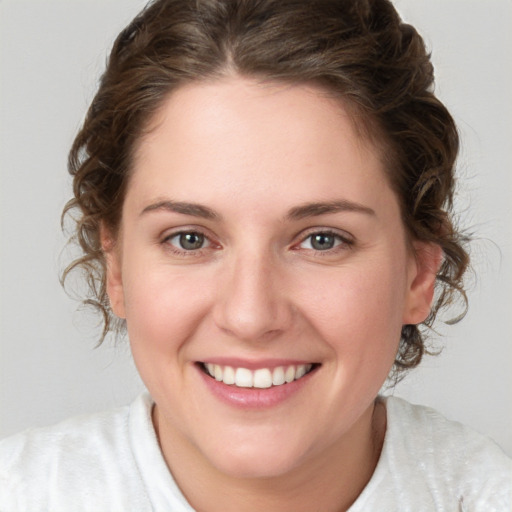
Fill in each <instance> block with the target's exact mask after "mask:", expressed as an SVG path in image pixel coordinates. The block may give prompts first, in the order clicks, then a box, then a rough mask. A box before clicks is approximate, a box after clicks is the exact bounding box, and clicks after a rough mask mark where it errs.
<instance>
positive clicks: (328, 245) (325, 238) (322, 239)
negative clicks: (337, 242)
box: [311, 233, 334, 251]
mask: <svg viewBox="0 0 512 512" xmlns="http://www.w3.org/2000/svg"><path fill="white" fill-rule="evenodd" d="M311 245H312V246H313V248H314V249H317V250H319V251H326V250H328V249H332V248H333V247H334V237H333V236H332V235H329V234H327V233H319V234H318V235H313V236H312V237H311Z"/></svg>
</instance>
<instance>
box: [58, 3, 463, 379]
mask: <svg viewBox="0 0 512 512" xmlns="http://www.w3.org/2000/svg"><path fill="white" fill-rule="evenodd" d="M227 74H238V75H241V76H248V77H255V78H257V79H268V80H272V81H285V82H292V83H313V84H316V85H318V86H320V87H322V88H323V89H324V90H326V91H328V92H330V93H331V94H333V95H334V96H336V97H338V98H342V99H343V102H344V103H345V104H348V105H349V106H350V107H351V110H353V111H354V112H357V117H358V119H359V120H360V124H361V123H362V125H363V127H364V128H365V132H366V134H367V135H368V136H370V137H371V138H372V139H373V140H377V139H378V140H379V141H380V145H383V146H384V147H385V148H386V155H387V157H386V168H387V170H388V173H389V180H390V183H391V185H392V187H393V188H394V190H395V192H396V193H397V196H398V199H399V202H400V205H401V210H402V215H403V220H404V224H405V226H406V229H407V231H408V233H409V236H410V238H411V239H418V240H424V241H429V242H433V243H435V244H438V245H439V246H440V247H441V248H442V249H443V252H444V260H443V263H442V266H441V268H440V270H439V272H438V275H437V287H438V293H437V295H436V300H435V303H434V305H433V307H432V310H431V313H430V316H429V317H428V318H427V320H426V321H425V322H424V324H425V325H426V326H428V327H430V326H431V325H432V324H433V322H434V319H435V317H436V315H437V313H438V311H439V310H440V309H441V308H443V307H445V306H447V305H449V304H450V303H452V302H453V300H454V297H455V295H457V294H458V295H460V296H461V297H462V299H463V302H464V306H466V304H467V300H466V296H465V293H464V289H463V284H462V278H463V275H464V272H465V270H466V268H467V266H468V255H467V253H466V251H465V249H464V242H465V238H464V237H463V236H462V235H461V234H460V233H459V232H458V231H457V230H456V228H455V227H454V223H453V219H452V215H451V213H450V212H451V210H452V200H453V193H454V164H455V159H456V156H457V152H458V135H457V130H456V127H455V124H454V121H453V119H452V117H451V116H450V114H449V112H448V111H447V109H446V108H445V107H444V105H443V104H442V103H441V102H440V101H439V100H438V99H437V98H436V97H435V95H434V93H433V68H432V65H431V62H430V56H429V54H428V53H427V52H426V50H425V46H424V43H423V40H422V38H421V37H420V36H419V35H418V33H417V32H416V30H415V29H414V28H413V27H412V26H410V25H407V24H404V23H402V22H401V20H400V18H399V16H398V14H397V12H396V11H395V9H394V7H393V5H392V4H391V2H389V1H388V0H155V1H153V2H150V3H149V4H148V5H147V6H146V8H145V9H144V10H143V11H142V12H141V13H140V14H139V15H138V16H137V17H136V18H135V19H134V20H133V21H132V22H131V23H130V25H129V26H128V27H127V28H126V29H124V30H123V31H122V32H121V34H120V35H119V36H118V38H117V39H116V41H115V43H114V46H113V49H112V52H111V55H110V58H109V61H108V65H107V69H106V71H105V73H104V75H103V77H102V79H101V83H100V86H99V90H98V92H97V94H96V96H95V98H94V100H93V102H92V104H91V106H90V109H89V111H88V113H87V116H86V119H85V121H84V123H83V127H82V128H81V130H80V132H79V133H78V135H77V137H76V139H75V141H74V144H73V146H72V149H71V152H70V155H69V172H70V173H71V175H72V176H73V179H74V181H73V190H74V197H73V199H71V200H70V201H69V202H68V204H67V205H66V208H65V210H64V213H63V217H64V216H65V215H66V214H68V213H70V212H71V211H77V212H78V215H77V216H76V218H74V221H75V222H76V230H75V236H74V240H76V241H77V242H78V244H79V245H80V247H81V249H82V251H83V254H82V255H81V257H79V258H78V259H76V260H75V261H73V262H72V263H71V264H70V265H69V266H68V267H67V268H66V270H65V271H64V273H63V281H64V280H65V279H66V277H67V276H68V275H69V273H70V272H71V271H72V270H74V269H77V268H81V269H82V270H83V271H85V275H86V277H87V282H88V285H89V296H88V297H87V299H86V300H85V303H87V304H90V305H93V306H94V307H96V308H97V309H98V310H99V311H100V312H102V314H103V319H104V324H103V325H104V329H103V333H102V336H101V340H100V342H101V341H102V340H103V339H104V337H105V335H106V334H107V333H108V332H109V331H111V330H114V331H115V330H116V329H118V327H119V326H116V325H115V318H114V317H113V315H112V313H111V311H110V308H109V307H108V298H107V296H106V290H105V271H106V268H105V258H104V255H103V253H102V248H101V244H100V236H99V227H100V223H101V222H104V223H105V225H107V226H108V227H109V229H110V230H112V232H114V233H115V232H116V230H117V228H118V226H119V222H120V217H121V208H122V204H123V199H124V195H125V190H126V187H127V182H128V179H129V176H130V166H131V161H132V156H133V151H134V146H135V144H136V143H137V141H138V140H139V139H140V137H141V136H142V135H143V133H144V129H145V127H146V126H147V125H148V123H149V121H150V120H151V118H152V116H153V115H154V114H155V113H156V111H157V110H158V109H159V107H160V106H161V104H162V102H163V101H164V99H165V98H166V97H167V96H168V95H169V93H170V92H171V91H173V90H175V89H176V88H177V87H180V86H181V85H183V84H185V83H189V82H193V81H203V80H211V79H215V78H217V77H220V76H225V75H227ZM424 335H425V333H424V332H422V331H421V330H420V329H419V327H418V326H416V325H405V326H403V329H402V338H401V343H400V349H399V352H398V355H397V358H396V362H395V367H394V369H395V371H396V372H397V374H400V373H402V370H406V369H410V368H413V367H415V366H416V365H418V364H419V362H420V360H421V358H422V355H423V354H424V352H425V350H426V349H425V342H424Z"/></svg>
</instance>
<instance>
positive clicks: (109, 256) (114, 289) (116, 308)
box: [100, 223, 126, 318]
mask: <svg viewBox="0 0 512 512" xmlns="http://www.w3.org/2000/svg"><path fill="white" fill-rule="evenodd" d="M100 241H101V248H102V250H103V256H104V258H105V263H106V287H107V295H108V298H109V301H110V308H111V309H112V311H113V313H114V314H115V315H116V316H118V317H119V318H126V316H125V308H124V290H123V279H122V271H121V251H120V250H119V247H118V245H117V243H116V240H115V238H114V237H113V235H112V234H111V232H110V230H109V229H108V228H106V226H105V225H104V224H103V223H102V224H101V227H100Z"/></svg>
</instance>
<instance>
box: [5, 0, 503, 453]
mask: <svg viewBox="0 0 512 512" xmlns="http://www.w3.org/2000/svg"><path fill="white" fill-rule="evenodd" d="M143 4H144V2H143V1H141V0H87V1H81V0H61V1H57V0H54V1H50V0H48V1H46V0H44V1H43V0H41V1H37V0H31V1H28V0H0V166H1V167H0V169H1V173H0V194H1V196H0V208H1V212H0V214H1V216H0V244H1V245H0V258H1V259H0V272H1V274H0V288H1V289H0V293H1V295H0V297H1V303H0V307H1V309H0V311H1V315H0V358H1V359H0V436H3V435H7V434H10V433H12V432H15V431H17V430H20V429H23V428H26V427H29V426H34V425H43V424H49V423H52V422H55V421H58V420H60V419H62V418H64V417H67V416H69V415H72V414H79V413H84V412H89V411H95V410H99V409H104V408H107V407H112V406H114V405H117V404H124V403H128V402H129V401H131V400H132V398H133V397H134V396H135V395H136V394H137V393H138V392H139V390H140V389H142V385H141V384H140V381H139V379H138V377H137V376H136V373H135V370H134V368H133V364H132V362H131V360H130V356H129V352H128V349H127V347H126V346H124V345H120V346H118V347H114V346H113V344H112V343H110V344H107V345H104V346H102V347H101V348H99V349H97V350H94V349H93V347H94V345H95V338H94V333H95V332H97V331H96V330H95V329H96V328H95V318H94V317H91V316H90V315H87V314H83V313H80V312H76V311H75V310H76V307H77V303H76V302H74V301H72V300H70V299H69V297H67V296H66V294H65V293H64V292H63V291H62V289H61V288H60V285H59V283H58V278H57V276H58V273H59V269H61V268H62V266H63V264H64V263H63V262H64V261H67V260H66V257H65V256H64V257H63V256H62V255H61V251H62V248H63V246H64V241H65V238H64V236H63V235H62V234H61V233H60V227H59V216H60V212H61V210H62V207H63V205H64V203H65V202H66V200H67V198H68V196H69V195H70V194H69V190H70V180H69V179H68V177H67V173H66V155H67V151H68V149H69V146H70V144H71V142H72V140H73V137H74V134H75V133H76V131H77V129H78V126H79V124H80V121H81V119H82V117H83V115H84V113H85V110H86V107H87V106H88V103H89V102H90V100H91V99H92V95H93V91H94V88H95V85H96V82H97V79H98V76H99V74H100V73H101V71H102V69H103V65H104V61H105V56H106V50H107V48H109V47H110V46H111V44H112V42H113V39H114V37H115V35H116V34H117V33H118V31H119V30H120V29H121V28H122V27H123V26H124V25H125V24H126V23H127V22H128V21H129V20H130V19H131V18H132V16H133V15H134V14H135V13H136V12H137V11H138V10H139V8H140V7H142V5H143ZM396 5H397V7H398V9H399V10H400V12H401V13H402V15H403V17H404V18H405V19H406V20H408V21H410V22H411V23H413V24H414V25H416V26H417V28H418V29H419V30H420V32H421V33H422V34H423V35H424V37H425V39H426V42H427V45H428V46H429V48H430V49H431V50H432V51H433V60H434V63H435V65H436V70H437V78H438V85H437V93H438V94H439V96H440V97H441V99H443V100H444V101H445V103H446V104H447V105H448V107H449V108H450V109H451V111H452V113H453V115H454V116H455V118H456V120H457V122H458V124H459V128H460V131H461V134H462V137H463V148H462V155H461V158H460V159H459V169H460V176H461V179H460V197H459V199H458V206H459V209H460V210H461V212H462V217H461V219H462V222H463V225H465V226H469V227H470V228H471V229H472V230H473V231H474V232H475V233H476V235H477V237H478V240H477V241H476V243H475V244H474V245H473V251H472V256H473V266H474V268H475V271H476V276H477V277H476V278H475V279H474V280H473V282H472V285H471V290H470V301H471V306H470V311H469V313H468V315H467V317H466V319H465V320H464V321H463V322H462V323H461V324H459V325H457V326H455V327H445V326H440V329H439V330H440V332H441V333H442V334H443V335H444V343H445V345H446V348H445V350H444V352H443V354H442V355H441V356H439V357H437V358H427V359H426V360H425V361H424V364H423V366H422V368H421V369H419V370H417V371H416V372H415V373H413V374H411V375H410V376H409V377H408V378H407V379H406V380H405V381H404V382H403V383H402V384H401V385H400V386H399V387H398V388H397V389H396V390H395V391H394V393H395V394H396V395H399V396H404V397H406V398H408V399H409V400H411V401H413V402H419V403H424V404H428V405H431V406H433V407H435V408H437V409H439V410H440V411H442V412H443V413H444V414H445V415H447V416H448V417H450V418H453V419H458V420H460V421H462V422H464V423H467V424H469V425H471V426H473V427H474V428H476V429H477V430H480V431H482V432H484V433H486V434H488V435H490V436H491V437H493V438H494V439H495V440H496V441H497V442H498V443H499V444H500V445H501V446H502V447H503V448H504V449H505V450H506V451H507V452H508V453H509V454H511V455H512V434H511V428H510V425H511V424H512V421H511V420H512V372H511V362H512V335H511V332H510V328H509V321H510V318H511V317H512V286H511V285H512V222H511V220H512V172H511V171H512V170H511V163H512V158H511V154H512V151H511V146H512V121H511V120H512V102H511V99H510V94H509V92H508V91H509V88H510V84H511V83H512V69H511V66H510V51H511V50H512V44H511V43H512V41H511V39H512V37H511V31H510V27H511V26H512V24H511V22H512V1H511V0H398V1H397V2H396Z"/></svg>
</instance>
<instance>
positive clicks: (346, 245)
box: [294, 228, 354, 257]
mask: <svg viewBox="0 0 512 512" xmlns="http://www.w3.org/2000/svg"><path fill="white" fill-rule="evenodd" d="M318 235H322V236H330V237H333V238H334V239H335V244H336V245H334V247H331V248H329V249H324V250H321V249H315V248H314V247H311V248H306V249H305V250H307V251H312V252H313V253H314V255H315V256H319V257H322V256H332V255H333V254H337V253H338V252H341V251H346V250H348V249H351V248H352V247H353V246H354V240H353V239H352V238H350V237H349V236H348V235H346V234H344V235H342V234H341V233H339V232H337V231H334V230H332V229H321V228H320V229H312V230H309V232H308V233H306V235H305V236H303V237H302V238H301V241H300V242H299V243H298V244H295V245H294V248H295V247H299V248H300V246H301V245H302V244H304V243H305V242H306V241H307V240H310V242H309V243H310V245H312V239H313V237H314V236H318Z"/></svg>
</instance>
